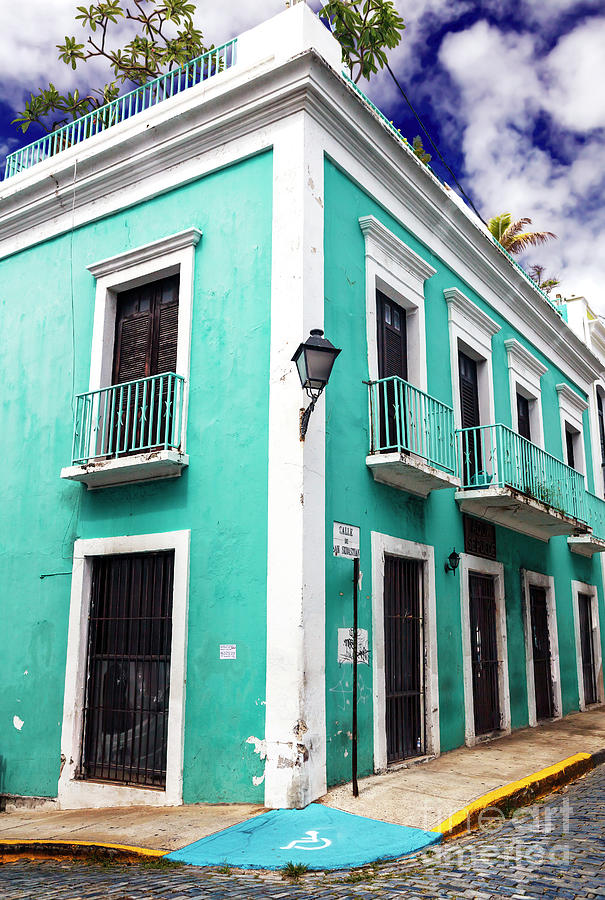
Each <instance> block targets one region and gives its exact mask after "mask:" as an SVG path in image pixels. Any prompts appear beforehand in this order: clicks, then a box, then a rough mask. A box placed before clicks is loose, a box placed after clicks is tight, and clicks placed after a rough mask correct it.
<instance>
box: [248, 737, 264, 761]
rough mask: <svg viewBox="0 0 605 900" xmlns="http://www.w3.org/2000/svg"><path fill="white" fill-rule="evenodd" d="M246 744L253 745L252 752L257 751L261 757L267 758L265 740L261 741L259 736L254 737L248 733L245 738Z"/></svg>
mask: <svg viewBox="0 0 605 900" xmlns="http://www.w3.org/2000/svg"><path fill="white" fill-rule="evenodd" d="M246 743H247V744H253V745H254V752H255V753H258V755H259V756H260V758H261V759H266V758H267V742H266V741H261V739H260V738H257V737H254V735H252V734H251V735H250V737H249V738H248V739H247V740H246Z"/></svg>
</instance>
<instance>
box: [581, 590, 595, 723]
mask: <svg viewBox="0 0 605 900" xmlns="http://www.w3.org/2000/svg"><path fill="white" fill-rule="evenodd" d="M578 612H579V618H580V651H581V654H582V679H583V683H584V703H585V704H586V706H590V705H591V704H592V703H596V702H597V700H598V697H597V678H596V672H595V656H594V642H593V621H592V597H591V596H590V594H578Z"/></svg>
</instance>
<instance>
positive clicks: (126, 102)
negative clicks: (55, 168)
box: [4, 38, 237, 179]
mask: <svg viewBox="0 0 605 900" xmlns="http://www.w3.org/2000/svg"><path fill="white" fill-rule="evenodd" d="M236 48H237V38H233V40H231V41H227V43H226V44H221V46H220V47H215V48H214V49H213V50H210V51H208V53H204V54H203V55H202V56H198V57H196V58H195V59H192V60H191V61H190V62H188V63H186V64H185V65H184V66H179V67H178V68H177V69H173V70H172V71H171V72H166V73H165V74H164V75H160V76H159V77H158V78H154V79H153V80H152V81H148V82H147V83H146V84H144V85H141V87H138V88H135V90H134V91H130V92H129V93H128V94H124V95H123V96H122V97H118V99H117V100H112V102H111V103H106V104H105V105H104V106H100V107H99V108H98V109H95V110H93V111H92V112H90V113H88V114H87V115H85V116H82V117H81V118H79V119H75V120H74V121H73V122H69V124H68V125H63V127H62V128H57V130H56V131H52V132H51V133H50V134H47V135H45V136H44V137H42V138H40V139H39V140H37V141H34V143H33V144H28V145H27V146H26V147H22V148H21V149H20V150H15V151H14V152H13V153H9V154H8V156H7V157H6V166H5V170H4V178H5V179H6V178H10V177H11V175H16V174H17V173H18V172H22V171H24V170H25V169H31V167H32V166H35V165H36V164H37V163H39V162H42V160H45V159H48V158H49V157H51V156H54V155H55V154H56V153H59V152H60V151H61V150H66V149H67V148H68V147H73V146H74V145H75V144H80V143H81V142H82V141H85V140H87V139H88V138H90V137H93V136H94V135H96V134H100V133H101V132H102V131H106V130H107V129H108V128H113V126H114V125H118V124H119V123H120V122H125V121H126V119H130V118H132V116H135V115H137V113H140V112H143V111H144V110H147V109H150V108H151V107H152V106H156V105H157V104H158V103H161V102H163V101H164V100H168V99H169V98H170V97H174V96H176V94H180V93H181V92H182V91H184V90H186V89H187V88H190V87H194V85H196V84H200V83H201V82H203V81H207V80H208V79H209V78H212V76H213V75H217V74H218V73H219V72H223V71H224V70H225V69H229V68H231V66H233V65H234V64H235V62H236Z"/></svg>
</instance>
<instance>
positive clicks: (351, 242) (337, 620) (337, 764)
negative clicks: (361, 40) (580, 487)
mask: <svg viewBox="0 0 605 900" xmlns="http://www.w3.org/2000/svg"><path fill="white" fill-rule="evenodd" d="M325 210H326V218H325V239H324V248H325V331H326V334H327V336H328V337H329V338H330V340H331V341H332V342H333V343H334V344H335V345H336V346H338V347H341V348H343V352H342V353H341V355H340V356H339V358H338V360H337V362H336V365H335V366H334V370H333V373H332V377H331V379H330V385H329V387H328V389H327V391H326V427H327V445H326V530H327V544H326V560H327V561H326V708H327V739H328V783H329V784H334V783H338V782H340V781H345V780H348V779H349V778H350V771H351V766H350V739H349V737H348V734H347V733H348V732H350V728H351V692H352V685H351V666H350V665H346V664H345V665H339V664H338V662H337V629H338V628H339V627H340V628H343V627H350V626H351V624H352V600H351V574H352V573H351V563H350V562H349V561H345V560H341V559H334V558H333V556H332V547H331V539H332V522H333V521H334V520H336V521H341V522H348V523H351V524H354V525H359V526H361V534H362V543H361V570H362V571H363V572H364V578H363V590H362V591H361V593H360V610H359V626H360V628H366V629H368V632H369V635H370V647H371V640H372V637H371V634H372V607H371V596H372V587H373V585H372V577H371V548H370V540H371V532H372V531H377V532H382V533H385V534H388V535H392V536H395V537H399V538H403V539H407V540H413V541H419V542H421V543H428V544H431V545H433V546H434V548H435V575H436V594H437V644H438V667H439V701H440V730H441V749H442V751H443V750H449V749H452V748H454V747H457V746H460V745H461V744H463V743H464V695H463V673H462V635H461V621H460V580H459V575H458V574H456V575H452V574H446V573H445V572H444V568H443V563H444V562H445V559H446V558H447V556H448V554H449V553H450V552H451V550H452V547H453V546H455V547H456V548H457V549H458V551H462V550H463V547H464V539H463V530H462V516H461V514H460V513H459V510H458V507H457V504H456V501H455V499H454V491H453V490H441V491H435V492H433V493H432V494H430V495H429V497H428V498H427V499H426V500H422V499H416V498H414V497H412V496H411V495H409V494H406V493H404V492H402V491H398V490H396V489H394V488H391V487H389V486H385V485H380V484H377V483H376V482H375V481H374V479H373V477H372V475H371V473H370V471H369V470H368V469H367V467H366V465H365V457H366V454H367V452H368V447H369V435H368V401H367V387H366V386H365V385H364V384H363V382H364V381H366V380H367V379H368V348H367V337H366V309H365V304H366V299H365V247H364V240H363V235H362V233H361V230H360V228H359V224H358V219H359V217H360V216H366V215H373V216H375V217H376V218H377V219H379V220H380V221H381V222H382V223H383V224H384V225H385V226H386V227H387V228H389V229H390V230H391V231H393V232H394V233H395V234H397V235H398V236H399V237H400V238H401V239H402V240H403V241H405V242H406V243H407V244H408V246H410V247H411V248H412V249H413V250H415V251H416V253H418V254H420V256H422V257H423V258H424V259H425V260H427V262H429V263H430V264H431V265H432V266H433V267H434V268H435V269H436V270H437V273H436V274H435V275H434V276H432V277H431V278H430V279H429V280H428V281H427V282H426V287H425V298H426V306H425V316H426V340H427V370H428V391H429V393H431V394H432V395H433V396H435V397H437V398H438V399H439V400H442V401H443V402H445V403H448V404H450V405H452V402H453V399H452V373H451V366H450V353H449V335H448V322H447V305H446V302H445V299H444V296H443V290H444V288H449V287H458V288H459V289H460V290H462V291H463V292H464V293H465V294H466V295H467V296H468V297H469V298H470V299H471V300H473V301H474V302H475V303H476V304H477V305H478V306H479V307H480V308H481V309H483V310H484V311H485V312H487V313H488V314H489V315H490V316H491V317H492V318H494V319H495V320H496V321H497V322H498V324H499V325H501V330H500V331H499V332H498V334H497V335H495V337H494V339H493V342H492V346H493V359H492V361H493V371H494V399H495V412H496V421H498V422H502V423H504V424H506V425H508V426H509V427H510V425H511V402H510V389H509V375H508V365H507V357H506V348H505V346H504V341H505V340H507V339H508V338H516V339H517V340H518V341H520V343H522V344H524V345H525V346H526V347H528V349H530V350H531V352H532V353H534V355H535V356H536V357H537V358H538V359H539V360H540V361H541V362H542V363H543V364H544V365H546V366H547V367H548V371H547V373H546V374H545V375H544V376H543V377H542V407H543V418H544V433H545V444H546V449H547V450H548V451H549V452H550V453H552V454H553V455H555V456H558V457H559V458H562V438H561V425H560V417H559V406H558V395H557V393H556V389H555V385H557V384H559V383H561V382H564V383H567V384H571V383H570V382H569V381H568V379H567V378H566V377H565V376H564V375H563V373H562V372H561V371H560V370H558V369H557V367H556V365H555V363H554V362H553V361H551V360H548V359H546V358H545V357H544V356H543V355H542V354H541V353H540V352H539V351H538V350H536V349H535V348H534V347H531V346H530V345H529V344H528V342H527V340H526V338H525V336H524V335H522V334H519V333H518V332H517V331H516V330H515V329H514V328H512V327H511V326H510V325H509V324H508V323H507V322H506V321H505V320H504V319H503V318H502V316H501V315H500V314H499V313H498V312H497V311H496V310H494V309H492V308H491V307H489V306H488V305H487V304H486V303H485V302H484V301H483V300H482V298H481V297H480V296H478V295H477V294H476V293H474V291H473V290H472V289H471V288H470V287H469V285H467V284H466V283H465V282H463V281H462V280H461V279H460V278H459V277H458V276H457V275H456V274H455V273H454V272H453V271H452V270H451V269H449V268H448V267H447V266H446V265H445V264H444V263H443V262H442V261H441V260H440V259H439V258H438V257H436V256H435V255H434V254H432V253H431V252H430V251H429V250H428V249H427V248H426V247H425V246H424V245H423V244H422V243H420V242H419V241H418V240H416V239H415V237H414V236H413V235H412V234H410V233H409V232H408V231H406V229H404V228H402V227H401V226H400V225H399V223H398V222H397V221H395V220H394V219H393V218H392V217H391V216H389V214H388V213H387V212H386V211H385V210H384V209H383V208H382V207H381V206H379V205H378V204H377V203H376V202H375V201H374V200H373V199H372V198H371V197H370V196H368V195H367V194H366V193H364V192H363V191H362V190H361V189H360V187H359V186H357V185H356V184H354V183H353V182H352V181H351V180H349V179H348V178H347V177H346V175H345V174H344V173H343V172H342V171H340V170H339V169H338V168H336V166H335V165H333V164H332V163H331V162H330V161H329V160H327V161H326V165H325ZM571 386H572V387H575V386H574V385H571ZM576 390H577V388H576ZM580 393H581V392H580ZM584 426H585V446H586V448H587V461H586V464H587V467H588V472H589V487H590V488H591V489H592V487H593V482H592V458H591V455H590V440H589V425H588V419H587V418H585V421H584ZM497 548H498V559H499V561H500V562H502V563H504V566H505V589H506V612H507V631H508V664H509V680H510V691H511V716H512V726H513V728H519V727H522V726H524V725H526V724H527V721H528V713H527V688H526V676H525V651H524V637H523V622H522V615H521V580H520V572H519V570H520V569H521V568H527V569H530V570H533V571H537V572H541V573H544V574H549V575H553V576H554V578H555V595H556V601H557V621H558V630H559V654H560V665H561V682H562V695H563V708H564V712H565V713H567V712H569V711H571V710H573V709H577V707H578V686H577V674H576V659H575V645H574V631H573V614H572V600H571V580H572V579H577V580H581V581H585V582H588V583H591V584H595V585H597V587H598V590H599V604H600V618H601V622H605V616H604V612H603V591H602V576H601V567H600V561H599V556H598V555H597V556H595V557H594V561H591V560H590V559H585V558H583V557H579V556H577V555H576V554H573V553H571V552H570V551H569V549H568V546H567V542H566V539H565V538H553V539H551V541H550V542H549V543H548V544H546V543H543V542H542V541H537V540H534V539H532V538H529V537H525V536H524V535H520V534H517V533H515V532H513V531H510V530H508V529H505V528H497ZM359 672H360V675H359V766H360V772H362V773H366V774H367V773H369V772H371V771H372V765H373V763H372V754H373V703H372V690H373V685H372V669H371V664H370V666H365V665H361V666H360V667H359Z"/></svg>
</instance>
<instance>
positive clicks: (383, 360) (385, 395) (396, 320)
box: [376, 291, 408, 452]
mask: <svg viewBox="0 0 605 900" xmlns="http://www.w3.org/2000/svg"><path fill="white" fill-rule="evenodd" d="M376 310H377V319H378V377H379V378H380V379H383V378H392V376H394V375H397V376H399V378H403V380H404V381H406V380H407V377H408V364H407V328H406V314H405V309H403V308H402V307H401V306H399V305H398V304H397V303H394V302H393V301H392V300H389V298H388V297H387V296H385V294H383V293H381V291H376ZM405 406H406V396H405V390H403V386H402V385H401V384H400V383H399V382H397V381H395V380H392V381H388V382H383V384H382V385H381V390H380V446H381V448H382V450H383V452H388V451H389V450H392V451H394V450H396V449H397V445H398V444H402V445H403V446H404V447H406V446H407V418H406V410H405Z"/></svg>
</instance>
